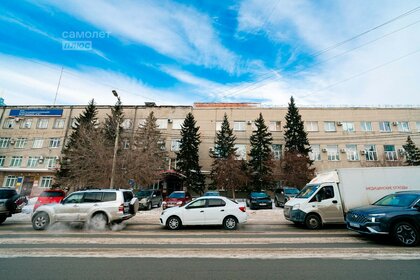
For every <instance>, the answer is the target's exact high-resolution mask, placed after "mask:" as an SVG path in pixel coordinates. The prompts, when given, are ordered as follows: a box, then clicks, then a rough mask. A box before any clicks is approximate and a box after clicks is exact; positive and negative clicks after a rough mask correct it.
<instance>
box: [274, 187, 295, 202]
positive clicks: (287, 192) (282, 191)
mask: <svg viewBox="0 0 420 280" xmlns="http://www.w3.org/2000/svg"><path fill="white" fill-rule="evenodd" d="M298 193H299V190H298V189H297V188H291V187H282V188H278V189H276V190H275V191H274V204H275V205H276V206H277V207H284V205H285V204H286V202H288V201H289V200H290V199H292V198H294V197H295V196H296V195H297V194H298Z"/></svg>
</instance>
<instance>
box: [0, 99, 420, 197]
mask: <svg viewBox="0 0 420 280" xmlns="http://www.w3.org/2000/svg"><path fill="white" fill-rule="evenodd" d="M84 108H85V106H54V107H53V106H4V107H0V183H2V186H5V187H14V188H16V189H17V190H18V191H19V192H22V193H24V194H27V195H37V194H39V193H40V192H41V191H42V190H43V189H45V188H48V187H51V186H52V184H53V183H54V179H55V173H56V171H57V169H58V168H59V164H58V163H59V159H60V157H61V154H62V150H63V147H64V145H65V141H66V139H67V138H68V137H69V135H70V134H71V127H72V123H73V121H74V118H75V117H77V116H79V115H80V113H81V112H83V110H84ZM97 108H98V119H99V121H100V122H103V121H104V120H105V118H106V117H107V114H110V112H111V106H97ZM152 111H153V112H154V115H155V117H156V118H157V124H158V127H159V130H160V131H161V133H162V136H163V138H164V141H165V147H166V149H167V151H168V158H167V171H170V170H173V169H175V168H176V160H175V158H176V156H175V152H176V151H177V150H178V149H179V140H180V130H181V124H182V123H183V121H184V118H185V116H186V115H187V114H188V113H189V112H192V113H193V114H194V117H195V119H196V121H197V125H198V126H199V127H200V130H199V132H200V134H201V141H202V143H201V145H200V154H199V155H200V164H201V165H202V170H203V173H205V174H208V172H209V171H210V166H211V162H212V160H211V158H210V156H209V151H210V150H211V149H213V148H214V141H215V139H216V132H217V130H218V129H220V126H221V122H222V120H223V116H224V114H226V115H227V117H228V119H229V122H230V125H231V127H232V128H233V131H234V134H235V135H236V137H237V141H236V145H237V148H238V149H237V151H238V157H239V158H243V159H249V157H248V153H249V150H250V144H249V137H250V136H251V134H252V131H253V129H254V120H255V119H256V118H257V117H258V116H259V114H260V113H261V114H262V115H263V117H264V120H265V122H266V124H267V126H268V127H269V129H270V131H271V133H272V135H273V146H272V148H273V153H274V156H275V158H276V159H279V158H281V156H282V153H283V149H284V138H283V132H284V129H283V126H284V124H285V115H286V113H287V107H266V106H261V105H260V104H257V103H195V104H194V106H156V105H155V104H154V103H146V104H145V105H139V106H124V117H125V121H124V123H123V125H122V126H123V128H124V131H125V132H124V134H123V135H122V147H121V148H124V147H128V146H129V144H130V141H131V137H132V136H133V135H134V131H135V130H136V129H137V128H138V127H139V125H140V124H142V123H143V122H144V121H145V119H146V118H147V116H148V115H149V114H150V112H152ZM299 112H300V114H301V115H302V119H303V121H304V124H305V129H306V131H307V132H308V139H309V142H310V144H311V147H312V153H311V157H312V159H313V160H314V166H315V167H316V170H317V171H318V172H319V171H323V170H331V169H335V168H341V167H364V166H387V165H391V166H392V165H399V164H401V162H402V161H403V160H404V151H403V149H402V146H403V145H404V144H405V142H406V139H407V136H411V138H412V139H413V141H414V142H415V143H416V145H417V146H420V108H418V107H413V108H408V107H405V108H382V107H300V108H299Z"/></svg>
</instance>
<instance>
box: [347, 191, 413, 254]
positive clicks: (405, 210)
mask: <svg viewBox="0 0 420 280" xmlns="http://www.w3.org/2000/svg"><path fill="white" fill-rule="evenodd" d="M346 223H347V227H348V228H349V229H351V230H354V231H357V232H360V233H363V234H387V235H391V236H392V237H393V238H394V239H395V241H397V242H398V243H399V244H400V245H404V246H415V245H416V244H417V243H418V242H419V234H420V191H404V192H397V193H393V194H390V195H387V196H385V197H383V198H381V199H380V200H378V201H377V202H375V203H374V204H372V205H370V206H364V207H358V208H354V209H351V210H350V211H349V212H348V213H347V215H346Z"/></svg>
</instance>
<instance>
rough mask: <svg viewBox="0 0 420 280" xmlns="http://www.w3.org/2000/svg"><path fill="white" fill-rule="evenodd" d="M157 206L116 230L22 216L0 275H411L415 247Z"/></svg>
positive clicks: (260, 216)
mask: <svg viewBox="0 0 420 280" xmlns="http://www.w3.org/2000/svg"><path fill="white" fill-rule="evenodd" d="M159 214H160V211H159V209H154V210H152V211H144V212H140V213H139V214H138V215H137V216H136V217H134V218H133V219H130V220H129V221H127V222H125V223H124V224H123V225H122V226H121V227H119V228H113V229H112V230H106V231H90V230H87V229H85V228H84V227H83V225H80V224H73V225H70V226H69V225H63V224H56V225H53V226H52V227H51V228H50V229H49V230H46V231H35V230H33V229H32V226H31V224H30V217H29V216H27V217H26V216H23V215H20V216H16V217H12V218H11V219H8V220H7V221H6V222H5V223H4V224H3V225H1V226H0V279H184V278H190V277H194V279H195V278H199V279H200V280H202V279H303V278H304V277H305V278H307V277H309V278H311V279H322V280H325V279H356V278H358V279H375V278H379V279H410V280H411V279H417V278H419V277H418V275H420V274H419V272H420V271H419V270H420V265H419V264H420V247H415V248H404V247H399V246H396V245H395V244H394V243H392V242H390V240H389V239H387V238H375V239H372V238H367V237H364V236H361V235H360V234H357V233H354V232H351V231H348V230H347V229H346V228H345V227H344V226H330V227H326V228H324V229H322V230H320V231H311V230H306V229H304V228H299V227H296V226H294V225H293V224H291V223H289V222H287V221H285V220H284V219H282V218H281V217H282V210H281V209H278V208H276V209H274V210H261V211H251V212H249V221H248V223H247V224H245V225H241V226H240V228H239V229H238V230H236V231H226V230H223V229H222V228H221V227H188V228H183V229H182V230H178V231H169V230H165V229H163V228H162V226H160V225H159V224H158V223H157V221H158V220H159Z"/></svg>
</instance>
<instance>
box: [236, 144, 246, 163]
mask: <svg viewBox="0 0 420 280" xmlns="http://www.w3.org/2000/svg"><path fill="white" fill-rule="evenodd" d="M235 148H236V159H238V160H242V159H243V160H246V145H243V144H235Z"/></svg>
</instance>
